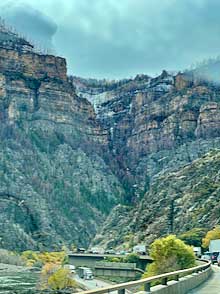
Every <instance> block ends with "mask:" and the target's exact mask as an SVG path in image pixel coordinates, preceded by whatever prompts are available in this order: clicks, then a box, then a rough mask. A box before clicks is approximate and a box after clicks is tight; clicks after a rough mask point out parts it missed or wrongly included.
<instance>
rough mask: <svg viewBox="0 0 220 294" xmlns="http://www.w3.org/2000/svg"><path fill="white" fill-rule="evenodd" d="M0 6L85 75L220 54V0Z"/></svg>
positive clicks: (13, 2) (125, 72)
mask: <svg viewBox="0 0 220 294" xmlns="http://www.w3.org/2000/svg"><path fill="white" fill-rule="evenodd" d="M0 11H1V16H2V17H4V18H6V19H7V21H8V22H9V23H11V24H13V25H14V26H16V28H17V29H18V30H19V31H22V32H24V33H25V34H26V35H28V36H29V38H30V39H33V40H34V41H35V42H36V43H41V44H44V46H45V47H51V48H53V50H54V52H55V53H56V54H58V55H61V56H64V57H66V59H67V62H68V71H69V73H72V74H74V75H78V76H83V77H97V78H123V77H131V76H134V75H136V74H138V73H146V74H158V73H160V72H161V71H162V70H163V69H167V70H179V69H180V70H181V69H184V68H186V67H188V66H190V65H191V64H192V63H195V62H197V61H201V60H203V59H204V58H208V57H215V56H217V55H219V54H220V16H219V15H220V0H22V1H19V0H0Z"/></svg>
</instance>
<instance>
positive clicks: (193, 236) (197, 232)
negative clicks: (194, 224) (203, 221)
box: [178, 228, 205, 246]
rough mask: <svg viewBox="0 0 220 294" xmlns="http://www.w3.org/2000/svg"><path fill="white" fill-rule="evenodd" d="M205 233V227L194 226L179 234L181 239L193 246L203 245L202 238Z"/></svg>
mask: <svg viewBox="0 0 220 294" xmlns="http://www.w3.org/2000/svg"><path fill="white" fill-rule="evenodd" d="M204 235H205V229H204V228H193V229H192V230H189V231H187V232H184V233H182V234H181V235H179V236H178V238H179V239H180V240H182V241H183V242H185V243H186V244H187V245H191V246H201V243H202V238H203V236H204Z"/></svg>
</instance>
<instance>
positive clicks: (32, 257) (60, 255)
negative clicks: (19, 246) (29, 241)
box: [22, 250, 67, 266]
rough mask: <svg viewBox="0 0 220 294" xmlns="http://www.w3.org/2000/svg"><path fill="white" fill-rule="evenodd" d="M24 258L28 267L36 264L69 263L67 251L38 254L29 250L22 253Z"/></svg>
mask: <svg viewBox="0 0 220 294" xmlns="http://www.w3.org/2000/svg"><path fill="white" fill-rule="evenodd" d="M22 258H23V260H24V261H25V263H26V265H27V266H33V265H34V264H35V263H36V262H41V263H42V264H47V263H54V264H64V263H65V261H67V253H66V252H65V251H60V252H41V253H38V252H34V251H31V250H28V251H24V252H23V253H22Z"/></svg>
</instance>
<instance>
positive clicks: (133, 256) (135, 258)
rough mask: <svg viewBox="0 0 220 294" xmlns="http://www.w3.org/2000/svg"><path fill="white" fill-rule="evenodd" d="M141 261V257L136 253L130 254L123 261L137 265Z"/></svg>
mask: <svg viewBox="0 0 220 294" xmlns="http://www.w3.org/2000/svg"><path fill="white" fill-rule="evenodd" d="M138 261H139V256H138V255H137V254H136V253H130V254H128V255H126V256H125V257H124V259H123V262H127V263H137V262H138Z"/></svg>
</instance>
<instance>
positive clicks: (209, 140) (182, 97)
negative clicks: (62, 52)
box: [75, 71, 220, 200]
mask: <svg viewBox="0 0 220 294" xmlns="http://www.w3.org/2000/svg"><path fill="white" fill-rule="evenodd" d="M75 85H76V89H77V92H78V93H79V94H80V95H82V96H86V97H87V98H88V99H89V100H90V101H91V102H92V103H93V104H94V105H95V109H96V113H97V118H98V121H99V122H100V124H101V125H102V126H103V127H104V128H105V129H106V130H107V131H108V135H109V142H110V143H109V144H110V147H111V148H112V152H113V154H114V155H115V156H116V158H117V159H118V161H119V163H121V167H122V170H123V176H124V178H127V179H129V180H128V181H129V183H130V184H132V185H131V186H130V189H131V191H132V194H133V195H134V194H136V195H137V196H138V195H139V196H140V195H143V193H144V192H145V191H146V190H147V188H148V184H149V182H151V181H152V180H153V178H154V176H156V175H157V174H158V173H160V172H164V171H165V170H173V169H178V168H179V167H181V166H183V165H185V164H187V163H189V162H191V161H192V160H193V159H196V158H198V157H199V156H201V154H204V153H206V152H208V151H209V150H210V149H211V148H213V147H218V146H219V136H220V131H219V130H220V128H219V126H220V123H219V119H220V113H219V102H220V87H219V86H217V85H214V84H211V83H207V82H205V81H203V80H199V79H196V77H193V76H192V75H190V74H189V73H188V74H178V75H174V76H173V75H170V74H168V73H167V72H165V71H164V72H163V73H162V74H161V75H160V76H159V77H157V78H153V79H151V78H149V77H148V76H138V77H136V79H134V80H129V81H125V83H124V84H123V85H115V86H114V85H113V87H114V89H113V90H112V89H111V90H108V89H107V91H106V89H103V87H102V88H101V89H100V88H97V87H96V88H95V90H94V89H91V88H92V87H91V88H89V87H88V86H87V87H82V85H80V86H79V82H78V83H77V82H75ZM146 183H147V185H146ZM132 186H133V187H134V189H132ZM134 200H135V199H134Z"/></svg>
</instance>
